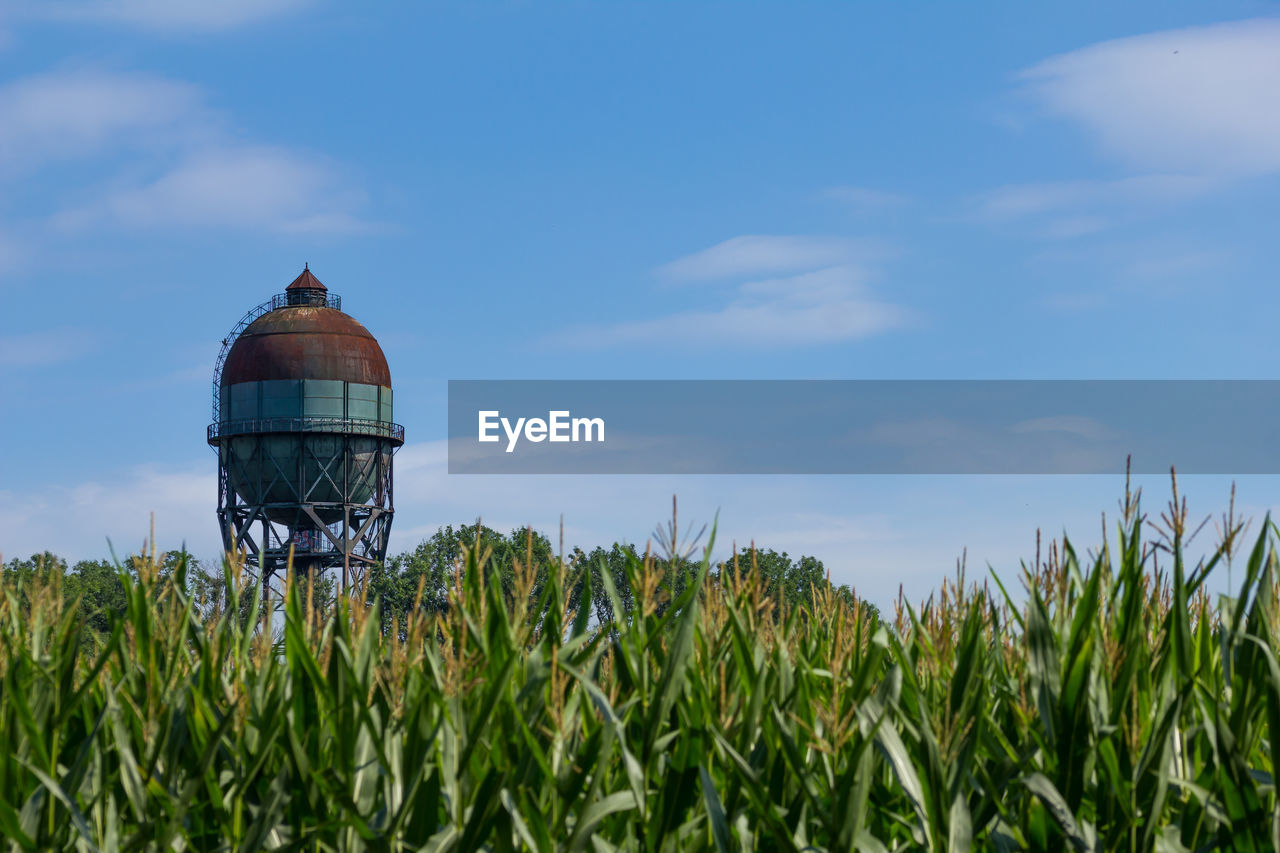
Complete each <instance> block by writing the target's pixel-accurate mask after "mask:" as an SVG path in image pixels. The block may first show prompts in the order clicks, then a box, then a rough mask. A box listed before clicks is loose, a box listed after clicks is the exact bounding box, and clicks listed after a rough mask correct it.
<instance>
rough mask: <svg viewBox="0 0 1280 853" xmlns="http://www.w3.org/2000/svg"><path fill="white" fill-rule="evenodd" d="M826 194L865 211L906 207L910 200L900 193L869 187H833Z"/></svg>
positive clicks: (873, 211) (881, 210) (871, 211)
mask: <svg viewBox="0 0 1280 853" xmlns="http://www.w3.org/2000/svg"><path fill="white" fill-rule="evenodd" d="M824 195H825V196H826V197H827V198H833V199H836V200H837V201H842V202H845V203H846V204H848V205H849V206H850V207H852V208H854V209H855V210H858V211H860V212H863V213H879V212H884V211H887V210H892V209H896V208H900V207H904V206H906V205H907V203H908V202H909V201H910V199H908V198H907V197H906V196H904V195H899V194H898V193H891V192H885V191H884V190H874V189H870V188H868V187H852V186H843V187H831V188H830V189H828V190H827V191H826V192H825V193H824Z"/></svg>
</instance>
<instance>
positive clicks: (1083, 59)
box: [1021, 18, 1280, 176]
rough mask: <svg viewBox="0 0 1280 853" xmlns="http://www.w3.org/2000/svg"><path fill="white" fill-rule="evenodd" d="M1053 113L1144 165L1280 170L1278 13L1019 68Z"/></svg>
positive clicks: (1223, 172)
mask: <svg viewBox="0 0 1280 853" xmlns="http://www.w3.org/2000/svg"><path fill="white" fill-rule="evenodd" d="M1021 79H1022V81H1023V82H1024V83H1025V84H1026V86H1027V87H1028V89H1029V91H1030V92H1031V93H1032V94H1033V96H1034V97H1035V98H1037V99H1038V100H1039V101H1040V103H1041V104H1042V105H1043V106H1044V108H1045V109H1046V110H1047V111H1048V112H1049V113H1051V114H1053V115H1057V116H1060V117H1063V118H1066V119H1069V120H1072V121H1076V122H1079V123H1080V124H1082V125H1083V126H1084V127H1085V128H1086V129H1087V130H1088V131H1089V132H1091V133H1092V134H1093V135H1094V136H1095V137H1096V139H1097V140H1098V142H1099V144H1100V145H1101V146H1102V148H1103V149H1104V150H1105V151H1106V152H1108V153H1109V154H1111V155H1113V156H1115V157H1118V158H1120V159H1121V160H1123V161H1125V162H1128V163H1132V164H1136V165H1138V166H1140V167H1141V168H1143V169H1152V168H1156V169H1161V170H1167V171H1174V172H1185V173H1189V174H1198V175H1220V176H1244V175H1256V174H1264V173H1269V172H1274V171H1277V170H1280V19H1270V18H1268V19H1258V20H1251V21H1240V22H1235V23H1229V24H1219V25H1214V26H1206V27H1192V28H1188V29H1180V30H1168V31H1163V32H1157V33H1151V34H1148V35H1142V36H1136V37H1133V38H1124V39H1118V40H1115V41H1108V42H1103V43H1101V44H1097V45H1094V46H1092V47H1088V48H1085V49H1083V50H1077V51H1073V52H1071V53H1067V54H1062V55H1060V56H1056V57H1053V58H1051V59H1048V60H1046V61H1044V62H1042V63H1040V64H1038V65H1036V66H1035V67H1033V68H1030V69H1028V70H1026V71H1025V72H1023V73H1022V75H1021Z"/></svg>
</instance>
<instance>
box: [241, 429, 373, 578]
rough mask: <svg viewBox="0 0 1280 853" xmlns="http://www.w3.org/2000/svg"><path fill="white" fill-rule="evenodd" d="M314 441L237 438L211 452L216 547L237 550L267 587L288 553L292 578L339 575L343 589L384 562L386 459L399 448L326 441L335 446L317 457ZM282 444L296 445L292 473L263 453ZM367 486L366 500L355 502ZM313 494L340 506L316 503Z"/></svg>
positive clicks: (366, 441)
mask: <svg viewBox="0 0 1280 853" xmlns="http://www.w3.org/2000/svg"><path fill="white" fill-rule="evenodd" d="M314 436H315V433H308V434H301V433H289V434H279V433H276V434H272V433H251V434H246V435H238V436H236V445H235V446H234V447H233V446H232V445H231V443H230V442H229V441H227V442H225V443H223V444H222V445H221V446H220V447H219V448H218V450H219V453H218V458H219V466H218V521H219V523H220V525H221V527H222V535H223V547H224V548H226V550H228V551H231V552H235V553H238V552H240V551H241V550H244V551H245V552H246V558H247V563H248V565H249V566H250V567H251V569H256V570H257V571H259V572H261V573H262V576H263V577H264V578H266V579H268V580H270V579H272V578H276V577H279V576H281V575H282V574H283V572H284V570H285V567H286V566H287V564H288V561H289V558H290V550H291V549H292V557H293V565H294V569H295V571H298V572H302V571H306V572H313V573H314V572H322V571H324V570H326V569H330V568H338V567H342V569H343V587H344V588H346V587H347V586H348V585H349V584H352V583H356V584H358V583H359V582H360V579H361V577H362V576H363V574H364V570H365V569H366V568H367V567H368V566H370V565H372V564H374V563H377V562H379V561H381V560H382V559H383V558H384V557H385V556H386V552H387V536H388V534H389V533H390V530H391V518H392V515H393V513H394V501H393V482H394V481H393V477H392V465H391V457H392V454H393V453H394V452H395V449H396V447H397V446H398V444H399V442H398V441H396V440H394V439H391V438H370V437H368V436H363V435H356V434H350V433H339V434H334V433H329V434H328V435H327V436H326V437H327V438H331V439H332V438H336V439H338V440H337V441H336V442H334V441H325V442H324V443H323V444H324V447H323V449H321V445H320V443H319V442H316V441H313V440H311V439H312V438H313V437H314ZM227 438H229V437H227ZM282 438H283V439H285V440H286V441H289V442H295V443H296V449H297V453H296V454H292V453H291V454H289V456H288V457H286V458H290V459H294V458H296V459H297V465H296V466H285V465H281V464H280V458H281V457H280V454H278V453H273V452H270V451H271V450H272V449H278V447H279V445H278V444H277V445H276V446H275V448H269V447H268V446H266V444H265V442H267V441H268V440H272V439H274V440H276V441H277V442H278V441H279V440H280V439H282ZM371 443H372V445H373V448H372V452H370V449H371V448H370V445H371ZM370 483H372V484H373V489H372V493H371V494H370V495H368V496H367V497H365V498H364V500H360V498H361V497H362V496H361V495H360V494H359V493H360V492H361V491H363V490H364V489H365V488H367V487H368V485H369V484H370ZM233 484H235V485H236V486H238V488H237V487H235V486H233ZM317 494H322V495H326V496H336V497H338V498H339V499H338V500H315V499H314V498H315V496H316V495H317ZM266 496H270V499H269V500H268V499H264V497H266ZM281 498H283V499H281Z"/></svg>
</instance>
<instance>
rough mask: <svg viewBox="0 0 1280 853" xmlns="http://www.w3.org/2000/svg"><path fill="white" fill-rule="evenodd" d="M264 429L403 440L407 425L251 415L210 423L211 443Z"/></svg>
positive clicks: (264, 430)
mask: <svg viewBox="0 0 1280 853" xmlns="http://www.w3.org/2000/svg"><path fill="white" fill-rule="evenodd" d="M265 432H334V433H345V434H347V435H372V436H377V437H379V438H389V439H391V440H392V441H396V442H398V443H400V444H403V443H404V427H402V426H401V425H400V424H393V423H389V422H387V421H369V420H361V419H359V418H314V417H312V418H308V417H301V418H251V419H248V420H238V421H221V422H218V423H212V424H209V429H208V434H209V443H210V444H213V443H215V440H216V439H220V438H223V437H225V436H229V435H252V434H254V433H265Z"/></svg>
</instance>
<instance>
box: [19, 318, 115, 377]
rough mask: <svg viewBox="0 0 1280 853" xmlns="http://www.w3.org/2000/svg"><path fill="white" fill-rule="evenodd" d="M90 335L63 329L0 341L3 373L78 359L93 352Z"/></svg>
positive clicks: (27, 334) (81, 330) (92, 342)
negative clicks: (16, 368) (10, 369)
mask: <svg viewBox="0 0 1280 853" xmlns="http://www.w3.org/2000/svg"><path fill="white" fill-rule="evenodd" d="M95 343H96V341H95V339H94V337H93V334H92V333H91V332H88V331H86V330H84V329H75V328H70V327H64V328H59V329H44V330H42V331H38V332H27V333H25V334H21V335H6V336H3V337H0V369H2V368H6V367H37V366H40V365H46V364H57V363H59V362H63V361H71V360H73V359H76V358H79V357H80V356H82V355H84V354H85V353H87V352H89V351H90V350H92V349H93V347H94V345H95Z"/></svg>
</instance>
